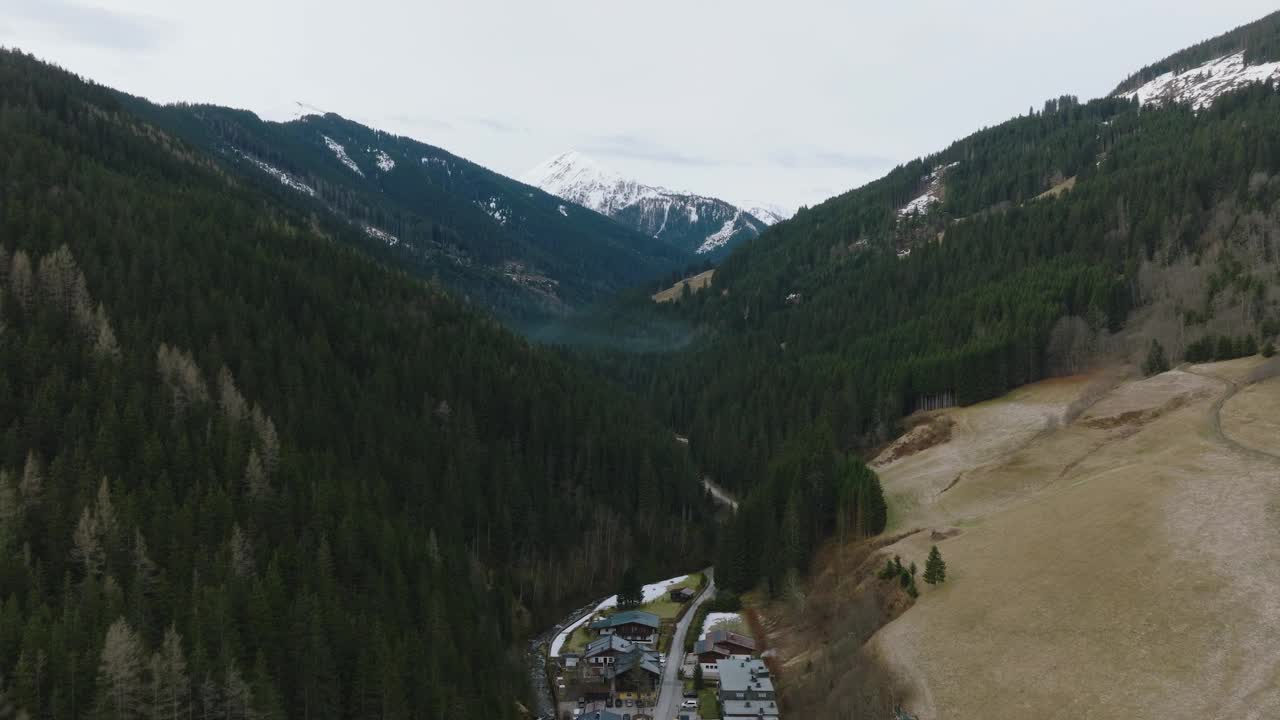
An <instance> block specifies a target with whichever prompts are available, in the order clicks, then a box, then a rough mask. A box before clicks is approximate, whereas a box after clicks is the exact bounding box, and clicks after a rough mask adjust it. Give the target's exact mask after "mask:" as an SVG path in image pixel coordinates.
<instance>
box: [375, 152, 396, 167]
mask: <svg viewBox="0 0 1280 720" xmlns="http://www.w3.org/2000/svg"><path fill="white" fill-rule="evenodd" d="M374 159H375V160H376V161H377V163H378V169H379V170H381V171H382V172H391V169H392V168H394V167H395V166H396V161H395V160H392V159H391V156H390V155H388V154H387V153H386V152H384V151H382V150H379V151H378V152H376V153H374Z"/></svg>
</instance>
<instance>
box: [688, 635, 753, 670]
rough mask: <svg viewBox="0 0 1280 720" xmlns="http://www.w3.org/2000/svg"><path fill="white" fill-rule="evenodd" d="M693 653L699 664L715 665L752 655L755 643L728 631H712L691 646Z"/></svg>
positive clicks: (750, 639)
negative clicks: (739, 656)
mask: <svg viewBox="0 0 1280 720" xmlns="http://www.w3.org/2000/svg"><path fill="white" fill-rule="evenodd" d="M693 652H694V654H696V655H697V656H698V660H699V661H700V662H704V663H715V662H719V661H720V660H724V659H726V658H729V657H732V656H734V655H754V654H755V652H756V641H755V639H754V638H752V637H749V636H747V635H742V634H740V633H736V632H731V631H729V630H712V631H711V632H709V633H707V636H706V637H705V638H703V639H701V640H699V641H698V642H697V644H695V645H694V646H693Z"/></svg>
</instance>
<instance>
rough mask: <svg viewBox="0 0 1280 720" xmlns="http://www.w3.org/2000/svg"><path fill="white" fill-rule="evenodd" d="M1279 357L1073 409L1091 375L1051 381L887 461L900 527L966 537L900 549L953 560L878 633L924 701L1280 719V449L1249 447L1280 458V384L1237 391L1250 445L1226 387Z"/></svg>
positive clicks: (885, 660)
mask: <svg viewBox="0 0 1280 720" xmlns="http://www.w3.org/2000/svg"><path fill="white" fill-rule="evenodd" d="M1259 362H1260V361H1259V360H1258V359H1257V358H1247V359H1242V360H1236V361H1231V362H1226V363H1217V364H1212V365H1203V366H1197V367H1192V368H1187V369H1186V370H1175V371H1171V372H1168V373H1164V374H1162V375H1158V376H1156V377H1153V378H1149V379H1145V380H1129V381H1126V382H1123V383H1120V384H1119V385H1118V386H1116V387H1115V388H1114V389H1112V390H1110V391H1109V392H1106V393H1105V394H1103V395H1101V396H1100V397H1099V398H1098V399H1097V402H1096V403H1093V404H1092V405H1091V406H1090V407H1089V408H1088V409H1087V410H1085V411H1084V412H1082V413H1080V414H1079V417H1078V418H1075V419H1074V421H1072V422H1067V420H1069V419H1070V418H1069V416H1068V414H1067V411H1068V409H1069V408H1070V406H1071V404H1072V401H1073V400H1074V399H1075V397H1076V396H1078V395H1081V394H1083V393H1085V392H1086V391H1087V389H1088V388H1089V386H1090V382H1089V378H1086V377H1079V378H1068V379H1065V380H1055V381H1050V382H1045V383H1038V384H1036V385H1032V386H1028V387H1025V388H1022V389H1020V390H1018V391H1016V392H1014V393H1011V394H1010V395H1008V396H1006V397H1004V398H1001V399H999V400H995V401H992V402H988V403H983V404H980V405H976V406H973V407H970V408H963V409H957V410H952V411H946V412H945V414H946V415H947V416H949V417H950V418H951V420H952V421H953V422H954V431H953V433H952V437H951V438H950V439H949V440H948V441H946V442H943V443H940V444H937V445H934V446H932V447H928V448H925V449H923V450H920V451H919V452H917V453H915V454H913V455H909V456H907V457H902V458H900V459H896V460H891V461H889V462H886V463H885V464H884V465H883V467H881V468H880V470H879V472H880V475H881V478H882V480H883V482H884V485H885V489H886V492H887V493H888V494H889V496H890V498H891V500H890V502H891V507H893V508H895V512H894V517H893V519H892V522H893V524H894V526H896V527H897V528H899V529H900V530H908V529H915V528H920V529H924V530H934V531H947V532H943V533H931V532H919V533H915V534H911V535H908V536H906V537H904V538H902V539H900V540H899V541H898V542H896V543H894V544H892V545H890V546H888V547H886V548H884V549H883V550H882V554H897V555H901V556H902V558H903V560H904V561H910V560H914V561H916V562H918V563H920V564H923V561H924V558H925V556H926V554H927V553H928V549H929V546H930V545H934V544H937V545H938V546H939V548H940V549H941V551H942V554H943V556H944V557H945V559H946V562H947V567H948V581H947V582H946V583H945V584H944V585H941V586H938V587H936V588H935V587H930V586H925V585H923V584H922V585H921V596H920V599H919V600H918V601H917V603H916V604H915V605H914V606H913V607H911V609H910V610H909V611H907V612H905V613H904V614H902V615H901V617H899V618H897V619H896V620H894V621H893V622H891V623H889V624H888V625H886V626H885V627H883V628H881V629H880V630H879V631H878V632H877V633H876V634H875V635H874V636H873V637H872V638H871V640H870V642H869V643H868V645H867V650H868V652H869V654H870V655H871V656H872V657H873V658H875V659H876V660H878V661H879V662H880V663H882V664H883V665H884V666H885V667H887V668H888V669H889V670H890V672H891V673H892V676H893V677H894V678H895V680H896V681H897V683H898V685H899V686H900V687H901V688H902V689H904V690H905V691H906V698H907V701H906V706H907V708H908V709H909V710H910V711H912V712H913V713H916V714H918V715H919V717H920V718H921V719H922V720H926V719H930V718H942V717H949V718H971V717H983V718H997V719H999V718H1009V719H1010V720H1012V719H1013V718H1024V717H1037V718H1062V719H1064V720H1066V719H1067V718H1081V717H1125V718H1152V719H1153V720H1154V719H1155V718H1202V717H1227V716H1239V717H1272V716H1277V715H1280V675H1278V674H1277V673H1278V672H1280V671H1278V670H1277V667H1276V663H1275V653H1274V648H1275V647H1276V646H1277V644H1278V643H1280V577H1277V576H1276V574H1275V573H1271V572H1268V571H1267V570H1266V569H1267V568H1274V567H1276V566H1277V563H1278V562H1280V481H1278V477H1277V465H1276V463H1275V462H1273V461H1271V460H1270V459H1268V458H1266V457H1259V456H1258V455H1256V454H1254V453H1249V452H1242V451H1240V450H1239V449H1237V448H1236V447H1234V445H1233V443H1240V444H1243V445H1245V446H1248V447H1252V448H1255V449H1257V450H1261V451H1270V452H1280V440H1277V438H1280V435H1277V432H1276V431H1277V430H1278V429H1280V423H1277V421H1276V420H1275V419H1274V418H1273V417H1272V416H1273V414H1274V408H1276V407H1280V380H1278V379H1271V380H1266V381H1263V382H1261V383H1258V384H1256V385H1251V386H1248V387H1244V388H1243V389H1242V390H1240V392H1239V393H1238V394H1237V395H1236V396H1234V397H1231V398H1230V400H1228V401H1227V402H1225V403H1223V404H1222V410H1221V425H1222V428H1223V432H1224V433H1225V435H1226V436H1227V437H1228V438H1229V439H1230V441H1232V442H1223V441H1222V440H1221V439H1220V438H1219V436H1217V435H1216V434H1215V432H1214V428H1213V418H1214V417H1215V416H1216V413H1215V412H1214V410H1215V409H1216V408H1215V406H1216V405H1217V404H1218V402H1219V401H1220V400H1221V399H1222V397H1223V396H1224V394H1225V393H1227V392H1228V388H1229V387H1230V386H1229V384H1228V383H1227V382H1225V381H1233V382H1239V383H1243V382H1244V381H1245V380H1246V378H1247V377H1248V375H1249V373H1250V371H1251V370H1252V369H1253V368H1255V367H1256V366H1257V365H1258V364H1259ZM1218 378H1221V380H1219V379H1218ZM890 450H892V448H890ZM886 452H890V451H886ZM948 488H949V489H948ZM944 491H945V492H944ZM956 530H958V533H957V532H955V531H956ZM796 659H797V658H790V657H788V658H787V659H786V660H787V662H788V664H791V665H793V666H794V664H795V661H796ZM804 662H805V663H808V662H809V659H805V660H804ZM900 697H901V696H900Z"/></svg>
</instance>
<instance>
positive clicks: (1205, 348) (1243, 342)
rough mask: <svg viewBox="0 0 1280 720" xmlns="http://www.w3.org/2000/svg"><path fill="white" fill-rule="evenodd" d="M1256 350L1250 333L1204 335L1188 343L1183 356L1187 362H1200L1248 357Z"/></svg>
mask: <svg viewBox="0 0 1280 720" xmlns="http://www.w3.org/2000/svg"><path fill="white" fill-rule="evenodd" d="M1258 351H1259V348H1258V341H1257V339H1256V338H1254V337H1253V336H1252V335H1246V336H1244V337H1239V338H1231V337H1227V336H1225V335H1205V336H1204V337H1202V338H1200V339H1199V340H1196V341H1195V342H1191V343H1188V344H1187V349H1186V351H1185V352H1184V353H1183V356H1184V359H1185V360H1186V361H1187V362H1190V363H1202V362H1216V361H1219V360H1235V359H1236V358H1242V357H1250V356H1252V355H1257V354H1258Z"/></svg>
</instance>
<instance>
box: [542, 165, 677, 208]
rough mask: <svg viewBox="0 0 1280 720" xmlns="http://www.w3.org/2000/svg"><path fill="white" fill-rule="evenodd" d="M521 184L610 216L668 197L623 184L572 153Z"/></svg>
mask: <svg viewBox="0 0 1280 720" xmlns="http://www.w3.org/2000/svg"><path fill="white" fill-rule="evenodd" d="M520 181H521V182H523V183H525V184H527V185H533V186H534V187H537V188H541V189H542V190H545V191H546V192H549V193H551V194H552V195H556V196H559V197H562V198H564V199H565V200H569V201H571V202H575V203H578V204H579V205H582V206H583V207H588V208H591V209H592V210H595V211H596V212H598V213H600V214H601V215H609V216H612V215H614V214H615V213H617V212H618V211H619V210H622V209H623V208H625V207H628V206H630V205H634V204H635V203H637V202H639V201H641V200H644V199H655V198H658V197H661V196H662V195H663V194H665V193H667V191H666V190H662V189H660V188H654V187H648V186H646V185H641V184H640V183H638V182H635V181H634V180H626V179H624V178H623V177H622V176H621V175H617V174H615V173H613V172H611V171H609V170H606V169H604V168H602V167H600V166H599V165H597V164H596V163H595V161H593V160H592V159H591V158H589V157H587V156H585V155H583V154H582V153H579V152H576V151H572V150H571V151H569V152H567V153H564V154H561V155H557V156H556V157H553V158H551V159H550V160H548V161H546V162H544V163H542V164H541V165H539V166H537V167H535V168H534V169H532V170H530V171H529V172H527V173H525V175H524V176H523V177H521V178H520Z"/></svg>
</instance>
